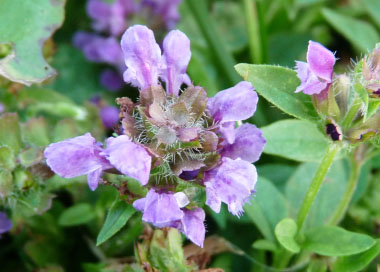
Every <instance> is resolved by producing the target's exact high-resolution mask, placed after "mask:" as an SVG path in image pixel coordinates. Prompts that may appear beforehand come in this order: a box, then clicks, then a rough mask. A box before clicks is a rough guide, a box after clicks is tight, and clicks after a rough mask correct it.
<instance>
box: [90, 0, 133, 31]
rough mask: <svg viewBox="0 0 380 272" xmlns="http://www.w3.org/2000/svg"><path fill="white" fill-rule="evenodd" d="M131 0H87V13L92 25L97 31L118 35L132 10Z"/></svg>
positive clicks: (125, 24) (124, 26)
mask: <svg viewBox="0 0 380 272" xmlns="http://www.w3.org/2000/svg"><path fill="white" fill-rule="evenodd" d="M134 10H135V4H134V1H133V0H115V1H114V2H113V3H106V2H105V1H103V0H89V1H88V2H87V13H88V15H89V16H90V17H91V19H92V20H93V22H92V27H93V28H94V29H95V30H97V31H101V32H102V31H104V32H108V33H110V34H111V35H113V36H118V35H120V34H121V33H122V32H123V31H124V30H125V29H126V27H127V17H128V15H129V14H130V13H132V12H134Z"/></svg>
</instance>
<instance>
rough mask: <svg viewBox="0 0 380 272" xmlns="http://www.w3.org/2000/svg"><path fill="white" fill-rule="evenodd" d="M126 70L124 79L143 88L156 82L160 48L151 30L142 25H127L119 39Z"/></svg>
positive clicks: (159, 62)
mask: <svg viewBox="0 0 380 272" xmlns="http://www.w3.org/2000/svg"><path fill="white" fill-rule="evenodd" d="M121 47H122V50H123V53H124V60H125V64H126V66H127V71H125V73H124V80H125V81H126V82H127V83H131V84H132V85H133V86H136V87H138V88H140V89H141V90H144V89H146V88H148V87H150V86H153V85H156V84H158V70H159V66H160V64H161V50H160V47H159V46H158V44H157V43H156V40H155V39H154V34H153V32H152V30H150V29H149V28H147V27H146V26H142V25H135V26H132V27H129V28H128V29H127V31H126V32H125V33H124V35H123V37H122V39H121Z"/></svg>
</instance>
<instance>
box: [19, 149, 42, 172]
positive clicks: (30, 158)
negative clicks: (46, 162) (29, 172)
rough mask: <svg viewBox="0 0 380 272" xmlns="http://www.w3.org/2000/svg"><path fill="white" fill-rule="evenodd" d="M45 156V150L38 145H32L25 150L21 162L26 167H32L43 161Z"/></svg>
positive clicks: (21, 154)
mask: <svg viewBox="0 0 380 272" xmlns="http://www.w3.org/2000/svg"><path fill="white" fill-rule="evenodd" d="M43 158H44V154H43V150H42V149H41V148H38V147H31V148H27V149H25V150H23V151H22V152H21V153H20V155H19V159H20V163H21V165H22V166H24V167H30V166H32V165H35V164H37V163H39V162H40V161H42V159H43Z"/></svg>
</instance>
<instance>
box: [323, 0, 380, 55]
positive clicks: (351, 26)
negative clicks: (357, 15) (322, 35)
mask: <svg viewBox="0 0 380 272" xmlns="http://www.w3.org/2000/svg"><path fill="white" fill-rule="evenodd" d="M322 14H323V16H324V17H325V19H326V20H327V21H328V22H329V23H330V24H331V25H332V27H333V28H335V30H336V31H337V32H339V33H340V34H342V35H343V37H345V38H346V39H347V40H348V41H349V42H350V43H352V44H353V45H354V46H355V47H356V48H357V49H359V50H360V51H361V52H363V53H367V52H368V50H371V49H372V48H374V46H375V44H376V43H377V42H379V40H380V36H379V34H378V33H377V31H376V29H375V28H374V27H373V26H372V25H370V24H368V23H367V22H364V21H360V20H357V19H354V18H351V17H348V16H346V15H342V14H340V13H337V12H335V11H333V10H331V9H327V8H324V9H322Z"/></svg>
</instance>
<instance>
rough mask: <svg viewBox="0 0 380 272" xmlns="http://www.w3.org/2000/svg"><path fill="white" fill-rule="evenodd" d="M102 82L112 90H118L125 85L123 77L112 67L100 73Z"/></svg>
mask: <svg viewBox="0 0 380 272" xmlns="http://www.w3.org/2000/svg"><path fill="white" fill-rule="evenodd" d="M100 83H101V84H102V85H103V86H104V87H106V88H107V89H108V90H110V91H113V92H114V91H118V90H120V89H121V88H122V87H123V83H124V82H123V78H122V77H121V76H120V74H119V73H117V72H116V71H114V70H112V69H106V70H104V71H103V72H102V73H101V75H100Z"/></svg>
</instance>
